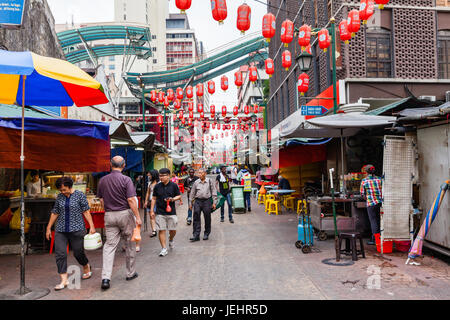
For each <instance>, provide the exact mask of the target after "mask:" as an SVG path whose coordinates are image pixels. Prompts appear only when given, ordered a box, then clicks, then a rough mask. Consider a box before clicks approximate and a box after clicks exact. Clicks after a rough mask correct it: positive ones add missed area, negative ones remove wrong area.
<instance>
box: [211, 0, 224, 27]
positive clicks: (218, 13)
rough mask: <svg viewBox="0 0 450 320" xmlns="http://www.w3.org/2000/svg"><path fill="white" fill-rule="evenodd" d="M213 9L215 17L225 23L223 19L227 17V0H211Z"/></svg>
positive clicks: (220, 22)
mask: <svg viewBox="0 0 450 320" xmlns="http://www.w3.org/2000/svg"><path fill="white" fill-rule="evenodd" d="M211 11H212V15H213V19H214V20H216V21H218V22H219V24H223V20H225V19H226V18H227V14H228V12H227V2H226V1H225V0H211Z"/></svg>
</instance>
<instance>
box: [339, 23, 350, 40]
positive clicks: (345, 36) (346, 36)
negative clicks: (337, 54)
mask: <svg viewBox="0 0 450 320" xmlns="http://www.w3.org/2000/svg"><path fill="white" fill-rule="evenodd" d="M339 35H340V37H341V40H342V41H344V42H345V43H348V42H349V40H350V39H351V38H352V34H351V33H350V32H349V31H348V23H347V20H342V21H341V23H339Z"/></svg>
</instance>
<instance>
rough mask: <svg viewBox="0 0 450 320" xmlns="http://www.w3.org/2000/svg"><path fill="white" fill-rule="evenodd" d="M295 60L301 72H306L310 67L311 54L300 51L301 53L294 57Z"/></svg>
mask: <svg viewBox="0 0 450 320" xmlns="http://www.w3.org/2000/svg"><path fill="white" fill-rule="evenodd" d="M295 60H296V62H297V65H298V67H299V68H300V70H301V71H303V72H307V71H308V70H309V69H311V64H312V60H313V56H312V54H309V53H308V52H306V51H302V53H301V54H300V55H299V56H298V57H297V58H295Z"/></svg>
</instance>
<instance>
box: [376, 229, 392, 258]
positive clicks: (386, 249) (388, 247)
mask: <svg viewBox="0 0 450 320" xmlns="http://www.w3.org/2000/svg"><path fill="white" fill-rule="evenodd" d="M374 236H375V243H376V245H377V251H378V252H380V253H381V241H380V234H379V233H375V234H374ZM392 247H393V241H386V240H385V241H383V253H391V252H392Z"/></svg>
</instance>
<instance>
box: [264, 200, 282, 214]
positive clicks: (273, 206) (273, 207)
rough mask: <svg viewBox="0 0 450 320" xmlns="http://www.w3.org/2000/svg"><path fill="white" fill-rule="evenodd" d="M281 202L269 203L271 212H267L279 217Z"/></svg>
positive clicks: (273, 201)
mask: <svg viewBox="0 0 450 320" xmlns="http://www.w3.org/2000/svg"><path fill="white" fill-rule="evenodd" d="M279 204H280V200H270V202H269V211H268V212H267V213H268V214H271V213H275V214H276V215H278V213H279V212H280V211H279V209H280V206H279Z"/></svg>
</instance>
